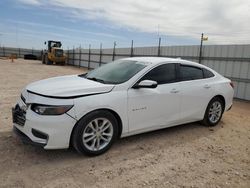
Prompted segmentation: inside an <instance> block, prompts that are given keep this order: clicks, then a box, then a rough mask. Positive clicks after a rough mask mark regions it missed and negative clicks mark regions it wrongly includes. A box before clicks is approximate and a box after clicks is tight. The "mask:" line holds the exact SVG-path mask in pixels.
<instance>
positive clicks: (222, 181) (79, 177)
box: [0, 60, 250, 188]
mask: <svg viewBox="0 0 250 188" xmlns="http://www.w3.org/2000/svg"><path fill="white" fill-rule="evenodd" d="M84 71H85V69H79V68H76V67H69V66H65V67H63V66H46V65H42V64H41V63H40V62H39V61H24V60H16V61H15V62H14V63H10V61H8V60H0V187H233V188H235V187H250V103H249V102H242V101H235V102H234V106H233V108H232V110H231V111H229V112H226V113H225V114H224V117H223V119H222V121H221V123H220V124H219V125H218V126H216V127H214V128H208V127H204V126H201V125H200V124H198V123H192V124H187V125H182V126H177V127H173V128H168V129H165V130H161V131H156V132H153V133H147V134H143V135H138V136H133V137H129V138H124V139H121V140H119V141H118V142H117V143H116V144H115V145H114V146H113V147H112V148H111V150H109V151H108V152H107V153H105V154H104V155H101V156H98V157H92V158H90V157H87V156H81V155H78V154H77V153H76V152H75V151H74V150H59V151H45V150H42V149H39V148H35V147H33V146H29V145H24V144H22V143H21V142H20V141H19V140H18V139H16V138H15V137H14V136H13V134H12V132H11V130H12V123H11V112H10V109H11V107H12V106H13V105H14V104H15V101H16V99H17V97H18V96H19V95H20V92H21V89H22V88H23V87H24V86H25V85H26V84H28V83H30V82H32V81H35V80H39V79H43V78H48V77H52V76H57V75H67V74H79V73H82V72H84Z"/></svg>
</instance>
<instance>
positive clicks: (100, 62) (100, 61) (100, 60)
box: [99, 43, 102, 67]
mask: <svg viewBox="0 0 250 188" xmlns="http://www.w3.org/2000/svg"><path fill="white" fill-rule="evenodd" d="M101 64H102V43H101V44H100V59H99V67H100V66H101Z"/></svg>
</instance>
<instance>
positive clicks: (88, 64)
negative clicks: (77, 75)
mask: <svg viewBox="0 0 250 188" xmlns="http://www.w3.org/2000/svg"><path fill="white" fill-rule="evenodd" d="M90 49H91V44H90V45H89V59H88V70H89V68H90V55H91V51H90Z"/></svg>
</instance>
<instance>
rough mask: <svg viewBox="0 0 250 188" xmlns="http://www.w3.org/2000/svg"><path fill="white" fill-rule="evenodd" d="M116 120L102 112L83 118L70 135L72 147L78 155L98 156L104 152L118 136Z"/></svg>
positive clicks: (106, 112)
mask: <svg viewBox="0 0 250 188" xmlns="http://www.w3.org/2000/svg"><path fill="white" fill-rule="evenodd" d="M117 125H118V124H117V120H116V118H115V117H114V116H113V114H112V113H110V112H108V111H104V110H98V111H95V112H92V113H90V114H88V115H86V116H85V117H83V118H82V119H81V120H80V121H79V122H78V123H77V125H76V127H75V128H74V131H73V134H72V144H73V147H74V148H75V149H76V150H77V151H78V152H79V153H85V154H88V155H100V154H102V153H104V152H106V151H107V150H108V149H109V148H110V147H111V145H112V144H113V142H114V141H115V139H116V138H117V135H118V129H117Z"/></svg>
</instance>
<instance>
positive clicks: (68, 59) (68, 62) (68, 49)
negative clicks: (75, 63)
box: [67, 47, 69, 64]
mask: <svg viewBox="0 0 250 188" xmlns="http://www.w3.org/2000/svg"><path fill="white" fill-rule="evenodd" d="M67 53H68V55H67V60H68V64H69V47H68V52H67Z"/></svg>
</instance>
